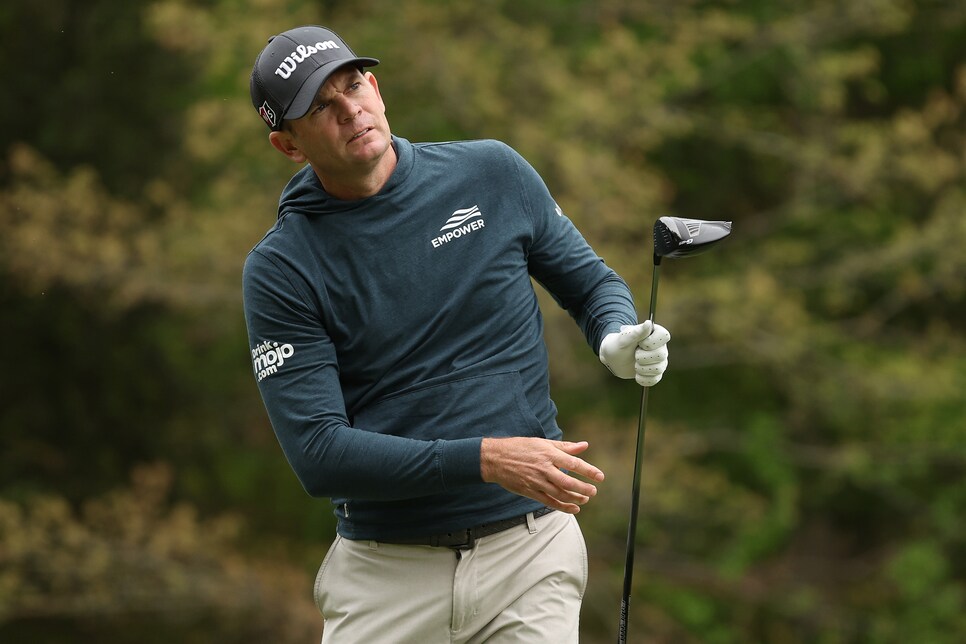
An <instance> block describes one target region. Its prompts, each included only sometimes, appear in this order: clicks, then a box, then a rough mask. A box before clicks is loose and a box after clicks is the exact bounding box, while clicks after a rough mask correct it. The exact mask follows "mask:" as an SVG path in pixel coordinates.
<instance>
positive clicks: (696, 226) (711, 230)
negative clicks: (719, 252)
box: [654, 217, 731, 259]
mask: <svg viewBox="0 0 966 644" xmlns="http://www.w3.org/2000/svg"><path fill="white" fill-rule="evenodd" d="M730 234H731V222H730V221H704V220H703V219H685V218H684V217H661V218H660V219H658V220H657V221H655V222H654V257H655V259H657V258H659V257H687V256H689V255H697V254H698V253H703V252H704V251H706V250H708V249H709V248H711V247H712V246H714V245H715V244H717V243H718V242H720V241H721V240H722V239H724V238H725V237H727V236H728V235H730Z"/></svg>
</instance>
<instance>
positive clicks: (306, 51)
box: [275, 40, 340, 80]
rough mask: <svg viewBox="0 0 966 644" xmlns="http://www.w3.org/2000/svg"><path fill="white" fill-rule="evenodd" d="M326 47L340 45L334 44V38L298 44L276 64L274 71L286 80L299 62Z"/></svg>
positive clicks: (334, 47) (330, 47)
mask: <svg viewBox="0 0 966 644" xmlns="http://www.w3.org/2000/svg"><path fill="white" fill-rule="evenodd" d="M326 49H340V47H339V46H338V45H337V44H335V41H334V40H326V41H325V42H317V43H315V44H314V45H299V46H298V47H296V48H295V50H294V51H293V52H292V53H291V54H289V55H288V56H286V57H285V60H283V61H282V62H281V64H280V65H279V66H278V69H276V70H275V73H276V74H277V75H279V76H281V77H282V78H284V79H286V80H288V78H289V77H290V76H291V75H292V73H293V72H295V70H296V69H297V68H298V66H299V63H301V62H302V61H304V60H305V59H306V58H308V57H309V56H311V55H313V54H317V53H319V52H320V51H325V50H326Z"/></svg>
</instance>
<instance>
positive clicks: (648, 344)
mask: <svg viewBox="0 0 966 644" xmlns="http://www.w3.org/2000/svg"><path fill="white" fill-rule="evenodd" d="M670 340H671V332H670V331H668V330H667V329H665V328H664V327H663V326H661V325H660V324H655V325H654V331H653V332H651V334H650V335H648V336H646V337H643V338H642V339H641V341H640V342H639V343H638V346H639V347H640V348H642V349H644V350H645V351H653V350H655V349H657V348H658V347H663V346H664V345H665V344H667V343H668V342H669V341H670Z"/></svg>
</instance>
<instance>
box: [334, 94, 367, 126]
mask: <svg viewBox="0 0 966 644" xmlns="http://www.w3.org/2000/svg"><path fill="white" fill-rule="evenodd" d="M334 102H335V103H336V107H337V109H338V110H339V120H340V121H342V122H343V123H347V122H349V121H351V120H352V119H354V118H355V117H357V116H358V115H359V112H361V111H362V108H361V107H359V104H358V103H356V102H355V101H353V100H352V99H350V98H347V97H345V96H343V95H341V94H340V95H339V96H337V97H336V98H335V99H334Z"/></svg>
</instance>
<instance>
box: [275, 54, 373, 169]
mask: <svg viewBox="0 0 966 644" xmlns="http://www.w3.org/2000/svg"><path fill="white" fill-rule="evenodd" d="M283 134H287V135H288V136H290V137H291V144H292V145H293V147H294V148H295V149H296V155H299V154H300V155H301V156H304V159H303V160H307V161H308V162H309V163H310V164H311V165H312V167H313V168H314V169H315V171H316V173H317V174H318V175H319V176H320V177H321V178H322V179H323V183H324V182H325V180H326V179H331V180H333V181H337V182H341V181H345V180H351V179H352V178H354V177H358V176H362V175H366V174H368V173H370V172H371V171H372V169H373V168H375V167H376V166H377V165H378V164H379V162H380V161H381V160H382V159H383V157H384V155H385V153H386V151H387V150H388V149H389V146H390V145H391V143H392V140H391V137H390V132H389V122H388V121H387V120H386V106H385V104H384V103H383V102H382V96H381V95H380V94H379V85H378V84H377V83H376V78H375V76H373V75H372V74H371V73H368V72H367V73H365V74H363V73H362V72H360V71H359V70H358V69H356V68H355V67H352V66H349V67H344V68H342V69H340V70H338V71H336V72H335V73H334V74H332V76H330V77H329V78H328V80H326V82H325V83H324V84H323V85H322V87H321V88H320V89H319V92H318V94H317V95H316V97H315V100H314V101H313V103H312V105H311V106H310V107H309V111H308V112H307V113H306V115H305V116H303V117H302V118H300V119H296V120H293V121H290V122H289V129H288V132H283Z"/></svg>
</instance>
